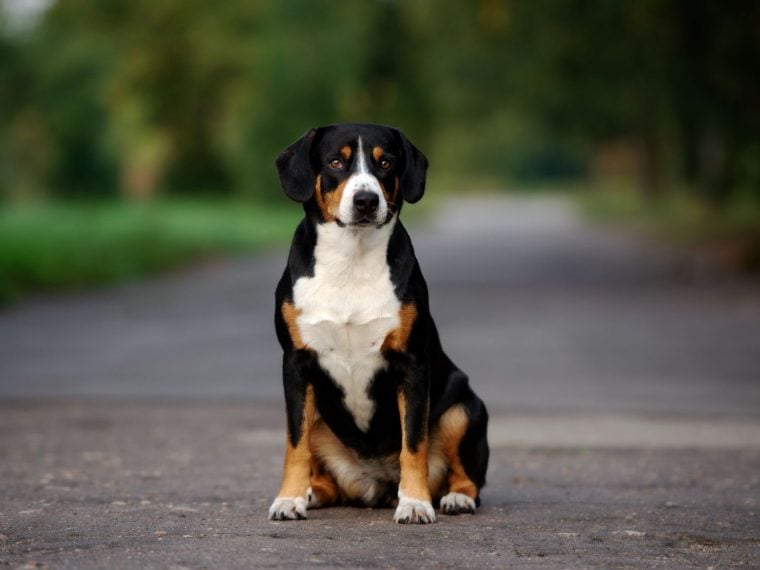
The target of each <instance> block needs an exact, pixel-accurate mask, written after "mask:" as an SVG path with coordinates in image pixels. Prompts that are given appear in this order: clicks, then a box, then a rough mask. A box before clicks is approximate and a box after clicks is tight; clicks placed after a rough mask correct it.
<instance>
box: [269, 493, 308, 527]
mask: <svg viewBox="0 0 760 570" xmlns="http://www.w3.org/2000/svg"><path fill="white" fill-rule="evenodd" d="M307 506H308V503H307V500H306V499H305V498H304V497H277V498H276V499H275V500H274V502H273V503H272V506H271V507H269V520H270V521H279V520H296V519H305V518H306V508H307Z"/></svg>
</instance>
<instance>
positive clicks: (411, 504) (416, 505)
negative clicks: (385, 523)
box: [393, 493, 435, 524]
mask: <svg viewBox="0 0 760 570" xmlns="http://www.w3.org/2000/svg"><path fill="white" fill-rule="evenodd" d="M399 494H400V493H399ZM393 520H394V521H395V522H397V523H401V524H408V523H412V524H427V523H434V522H435V511H434V510H433V505H431V504H430V501H418V500H417V499H408V498H406V497H401V498H399V500H398V507H396V514H394V515H393Z"/></svg>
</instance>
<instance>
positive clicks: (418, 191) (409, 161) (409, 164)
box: [397, 131, 428, 204]
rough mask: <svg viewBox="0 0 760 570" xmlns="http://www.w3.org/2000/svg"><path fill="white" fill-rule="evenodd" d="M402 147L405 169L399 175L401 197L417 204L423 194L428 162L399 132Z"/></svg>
mask: <svg viewBox="0 0 760 570" xmlns="http://www.w3.org/2000/svg"><path fill="white" fill-rule="evenodd" d="M397 132H398V134H399V136H400V137H401V140H402V142H403V147H404V156H405V157H406V168H405V169H404V172H403V173H402V174H401V181H400V185H401V196H403V198H404V200H406V201H407V202H410V203H412V204H413V203H414V202H417V201H418V200H419V199H420V198H422V195H423V194H424V193H425V173H426V172H427V167H428V161H427V158H425V155H424V154H422V152H420V150H419V149H418V148H417V147H416V146H414V145H413V144H412V143H411V142H410V141H409V139H408V138H406V136H404V134H403V133H402V132H401V131H397Z"/></svg>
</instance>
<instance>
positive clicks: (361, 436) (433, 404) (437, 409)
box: [269, 124, 489, 524]
mask: <svg viewBox="0 0 760 570" xmlns="http://www.w3.org/2000/svg"><path fill="white" fill-rule="evenodd" d="M276 164H277V170H278V173H279V178H280V183H281V185H282V188H283V190H284V191H285V194H286V195H287V196H288V197H289V198H291V199H292V200H295V201H296V202H300V203H302V204H303V208H304V212H305V216H304V218H303V220H302V221H301V223H300V224H299V225H298V227H297V229H296V231H295V235H294V237H293V241H292V244H291V248H290V254H289V256H288V262H287V267H286V268H285V272H284V274H283V276H282V278H281V280H280V281H279V284H278V285H277V290H276V294H275V298H276V310H275V328H276V331H277V338H278V340H279V342H280V345H281V346H282V349H283V362H282V375H283V385H284V389H285V407H286V413H287V443H286V449H285V466H284V472H283V477H282V484H281V486H280V491H279V493H278V495H277V498H276V499H275V500H274V502H273V503H272V506H271V508H270V509H269V518H270V519H271V520H289V519H304V518H306V510H307V508H318V507H326V506H330V505H339V504H347V505H361V506H369V507H394V506H395V507H396V510H395V514H394V517H393V518H394V520H395V521H396V522H398V523H419V524H425V523H432V522H435V520H436V516H435V511H434V509H433V504H435V503H436V502H437V503H439V505H440V510H441V512H442V513H443V514H448V515H456V514H460V513H474V512H475V509H476V507H477V506H479V505H480V490H481V489H482V487H483V485H484V484H485V476H486V469H487V466H488V454H489V451H488V443H487V439H486V430H487V424H488V414H487V412H486V408H485V405H484V404H483V402H482V401H481V400H480V398H478V397H477V396H476V395H475V393H474V392H473V391H472V389H471V388H470V386H469V381H468V378H467V376H466V375H465V374H464V373H463V372H462V371H461V370H459V368H457V367H456V366H455V365H454V363H453V362H452V361H451V360H450V359H449V358H448V356H446V354H445V353H444V352H443V349H442V348H441V341H440V339H439V336H438V331H437V329H436V326H435V323H434V322H433V318H432V317H431V315H430V310H429V306H428V290H427V285H426V283H425V279H424V278H423V276H422V273H421V271H420V266H419V264H418V262H417V258H416V257H415V254H414V249H413V247H412V243H411V241H410V238H409V235H408V234H407V232H406V230H405V229H404V226H403V225H402V224H401V222H400V220H399V213H400V211H401V206H402V204H403V201H406V202H409V203H414V202H417V201H418V200H419V199H420V198H422V195H423V193H424V191H425V177H426V171H427V166H428V161H427V159H426V158H425V156H424V155H423V154H422V153H421V152H420V151H419V150H418V149H417V148H416V147H415V146H414V145H413V144H412V143H411V142H410V141H409V140H408V139H407V138H406V137H405V136H404V135H403V134H402V133H401V131H399V130H397V129H395V128H391V127H386V126H381V125H371V124H337V125H331V126H327V127H320V128H316V129H311V130H310V131H308V132H307V133H306V134H305V135H304V136H303V137H302V138H300V139H299V140H297V141H296V142H294V143H293V144H291V145H290V146H288V147H287V148H286V149H285V150H284V151H282V153H281V154H280V155H279V157H278V158H277V162H276Z"/></svg>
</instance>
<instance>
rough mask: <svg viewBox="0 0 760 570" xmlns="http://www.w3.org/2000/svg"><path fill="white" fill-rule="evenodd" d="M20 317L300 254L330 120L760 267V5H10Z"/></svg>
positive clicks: (11, 210) (3, 165)
mask: <svg viewBox="0 0 760 570" xmlns="http://www.w3.org/2000/svg"><path fill="white" fill-rule="evenodd" d="M0 5H1V6H2V10H0V303H4V304H7V303H12V302H13V301H14V300H17V299H19V298H21V297H23V296H24V295H25V294H27V293H28V292H30V291H38V290H58V289H66V288H72V287H80V286H82V285H88V284H94V283H103V282H112V281H118V280H121V279H125V278H131V277H134V276H136V275H142V274H144V273H147V272H153V271H157V270H160V269H163V268H165V267H170V266H174V265H176V264H178V263H182V262H185V261H187V260H188V259H193V258H196V257H199V256H200V257H203V256H207V255H209V254H212V253H218V252H226V251H247V250H250V249H255V248H257V247H260V246H262V245H264V244H269V243H279V242H282V241H283V240H287V239H288V237H289V234H290V231H291V228H292V224H293V223H294V221H295V219H296V217H297V216H298V215H299V213H298V211H297V209H295V210H294V208H293V207H292V205H290V204H287V203H286V201H285V199H284V197H283V196H281V193H280V189H279V185H278V183H277V180H276V176H275V171H274V168H273V160H274V158H275V156H276V154H277V153H278V151H279V150H280V149H282V148H283V147H284V146H285V145H286V144H288V143H289V142H291V141H293V140H295V139H296V138H297V137H298V136H300V135H301V134H302V133H303V132H304V131H305V130H307V129H308V128H309V127H311V126H315V125H322V124H329V123H334V122H341V121H367V122H380V123H387V124H392V125H395V126H398V127H400V128H402V130H404V131H405V132H406V133H407V135H408V136H409V137H410V138H411V139H412V140H413V141H414V142H415V143H416V144H417V145H418V146H419V147H420V148H422V149H424V150H425V152H426V154H427V155H428V157H429V158H430V161H431V165H432V167H431V171H430V174H431V177H432V179H431V181H430V187H431V188H434V189H435V193H436V194H438V195H440V194H441V193H443V192H447V191H448V192H451V191H454V190H456V192H457V193H458V194H459V193H462V192H468V193H469V192H483V191H498V192H503V191H506V190H510V191H512V192H516V191H520V192H537V191H542V190H543V191H545V190H551V191H553V192H566V193H568V194H570V195H572V196H573V197H574V199H577V200H578V201H579V202H580V203H581V205H582V207H583V208H584V210H585V211H586V212H587V213H588V214H590V215H592V216H596V217H598V218H601V219H606V220H612V221H618V220H622V221H626V222H631V221H633V222H635V223H640V224H643V225H647V226H651V227H654V228H656V229H657V230H658V231H660V232H662V233H664V234H667V235H669V236H672V237H675V238H676V239H680V240H684V241H686V242H688V243H697V244H708V245H709V248H710V249H711V250H716V251H719V252H720V254H721V257H722V258H725V259H726V260H727V261H728V262H729V263H730V264H732V265H733V266H736V267H739V268H742V269H751V268H756V267H758V265H760V253H759V252H760V136H759V135H760V42H759V41H758V38H757V30H759V29H760V4H758V3H757V2H753V1H751V0H746V1H742V0H732V1H729V2H724V3H715V2H711V1H709V0H694V1H687V0H641V1H637V2H608V1H606V0H540V1H530V2H528V1H519V0H478V1H473V2H459V1H456V0H436V1H433V0H415V1H412V2H400V1H393V0H369V1H365V2H348V3H346V2H343V3H336V2H328V1H289V2H274V1H272V2H243V1H236V0H230V1H227V2H223V3H219V2H211V1H208V0H150V1H147V0H134V1H131V2H120V1H112V0H101V1H98V2H91V1H86V0H58V1H56V0H2V3H1V4H0Z"/></svg>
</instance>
